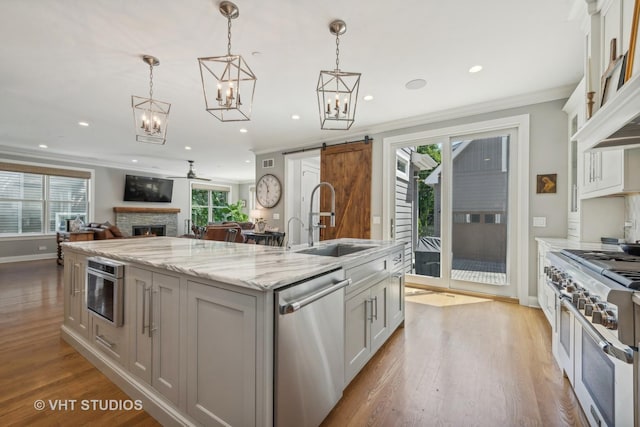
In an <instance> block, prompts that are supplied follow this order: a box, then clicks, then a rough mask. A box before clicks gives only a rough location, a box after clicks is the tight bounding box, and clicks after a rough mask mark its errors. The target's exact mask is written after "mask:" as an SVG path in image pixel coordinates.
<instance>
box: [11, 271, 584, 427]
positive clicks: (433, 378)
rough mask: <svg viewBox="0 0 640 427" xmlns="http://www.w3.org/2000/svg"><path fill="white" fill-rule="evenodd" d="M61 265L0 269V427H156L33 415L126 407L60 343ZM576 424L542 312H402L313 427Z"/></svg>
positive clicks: (117, 418) (495, 306)
mask: <svg viewBox="0 0 640 427" xmlns="http://www.w3.org/2000/svg"><path fill="white" fill-rule="evenodd" d="M62 306H63V293H62V267H58V266H56V263H55V260H44V261H33V262H21V263H11V264H0V425H2V426H10V425H11V426H13V425H15V426H69V425H72V426H77V425H87V424H92V425H109V426H119V425H123V426H124V425H126V426H131V425H141V426H155V425H158V423H157V422H156V421H155V420H154V419H153V418H151V417H150V416H149V415H148V414H147V413H146V412H144V411H137V410H130V411H126V410H122V411H100V410H82V409H81V408H79V405H80V403H76V408H75V409H74V410H71V408H68V409H67V410H51V409H49V408H47V409H45V410H42V411H38V410H36V409H35V408H34V402H35V401H36V400H38V399H41V400H44V401H45V403H46V404H47V405H48V401H49V400H56V399H59V400H76V401H77V402H80V401H82V400H83V399H88V400H91V399H99V400H103V401H104V400H107V399H113V400H128V399H129V398H128V397H127V396H126V395H125V394H124V393H123V392H122V391H121V390H120V389H119V388H118V387H116V386H115V385H114V384H113V383H111V382H110V381H109V380H108V379H107V378H106V377H105V376H104V375H102V374H101V373H100V371H98V370H97V369H96V368H94V367H93V366H92V365H91V364H89V363H88V362H87V361H86V360H85V359H84V358H83V357H82V356H80V354H78V353H77V352H76V351H75V350H74V349H73V348H71V347H70V346H69V345H68V344H66V343H65V342H64V341H62V339H61V338H60V325H61V324H62V317H63V308H62ZM397 425H402V426H497V425H499V426H514V425H526V426H545V427H546V426H586V425H587V422H586V420H585V418H584V415H583V414H582V412H581V410H580V408H579V406H578V404H577V401H576V399H575V396H574V394H573V392H572V390H571V387H570V385H569V383H568V381H567V380H566V378H563V377H562V375H561V373H560V370H559V368H558V367H557V366H556V365H555V362H554V361H553V356H551V351H550V329H549V327H548V324H547V323H546V320H545V319H544V315H543V314H542V312H541V311H540V310H536V309H530V308H526V307H521V306H518V305H516V304H509V303H504V302H498V301H490V302H482V303H476V304H466V305H460V306H450V307H432V306H428V305H424V304H417V303H407V319H406V327H405V328H403V329H400V330H398V331H397V332H396V333H395V334H394V335H393V336H392V338H391V339H390V340H389V342H388V343H387V344H385V345H384V346H383V348H382V349H381V350H380V351H379V353H378V354H377V355H376V356H375V357H374V358H373V359H372V360H371V361H370V362H369V364H368V365H367V366H366V367H365V368H364V370H363V371H362V372H361V373H360V374H359V375H358V376H357V377H356V378H355V379H354V381H353V382H352V383H351V384H350V385H349V387H348V388H347V389H346V390H345V393H344V397H343V398H342V400H341V401H340V402H339V403H338V405H337V406H336V408H334V410H333V411H332V412H331V413H330V414H329V416H328V417H327V419H326V420H325V421H324V423H323V426H397Z"/></svg>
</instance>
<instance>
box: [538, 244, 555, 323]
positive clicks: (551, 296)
mask: <svg viewBox="0 0 640 427" xmlns="http://www.w3.org/2000/svg"><path fill="white" fill-rule="evenodd" d="M550 249H551V248H550V247H549V245H547V244H546V243H544V242H541V241H538V305H540V308H541V309H542V312H543V313H544V315H545V317H546V318H547V321H548V322H549V324H550V325H551V326H552V328H553V326H554V323H555V317H556V294H555V292H554V291H553V289H552V288H551V287H550V285H549V284H547V275H546V274H545V272H544V267H545V265H547V262H546V256H547V252H548V251H549V250H550Z"/></svg>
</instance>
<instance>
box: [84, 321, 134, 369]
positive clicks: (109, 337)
mask: <svg viewBox="0 0 640 427" xmlns="http://www.w3.org/2000/svg"><path fill="white" fill-rule="evenodd" d="M91 318H92V319H91V323H92V325H91V343H92V345H93V346H94V347H95V348H97V349H99V350H100V351H101V352H102V353H104V354H106V355H107V356H109V357H110V358H112V359H113V360H115V361H116V362H118V363H120V364H121V365H122V366H125V367H127V365H128V352H127V341H128V334H127V328H125V327H116V326H113V325H112V324H111V323H109V322H107V321H105V320H103V319H101V318H100V317H98V316H95V315H91Z"/></svg>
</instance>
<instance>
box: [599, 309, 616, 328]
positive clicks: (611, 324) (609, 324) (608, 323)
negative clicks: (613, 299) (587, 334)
mask: <svg viewBox="0 0 640 427" xmlns="http://www.w3.org/2000/svg"><path fill="white" fill-rule="evenodd" d="M602 326H604V327H605V328H607V329H612V330H614V331H615V330H616V329H618V320H617V319H616V316H615V315H614V314H613V311H611V310H607V311H605V313H604V315H603V317H602Z"/></svg>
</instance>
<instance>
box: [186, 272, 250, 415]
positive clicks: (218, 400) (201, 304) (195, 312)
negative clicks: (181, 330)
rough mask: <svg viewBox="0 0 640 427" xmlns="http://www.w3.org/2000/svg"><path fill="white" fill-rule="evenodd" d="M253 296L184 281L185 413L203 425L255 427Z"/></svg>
mask: <svg viewBox="0 0 640 427" xmlns="http://www.w3.org/2000/svg"><path fill="white" fill-rule="evenodd" d="M256 313H257V298H256V297H254V296H251V295H246V294H241V293H238V292H233V291H229V290H226V289H223V288H218V287H215V286H211V285H204V284H200V283H197V282H193V281H188V283H187V330H188V331H189V333H188V336H187V361H186V363H187V412H188V414H189V415H190V416H192V417H193V418H195V419H196V420H197V421H198V422H200V423H202V424H203V425H207V426H221V425H233V426H252V425H255V424H256V399H257V393H256V374H257V365H256V357H257V351H256V350H257V348H256V346H257V325H256V316H257V314H256Z"/></svg>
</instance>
